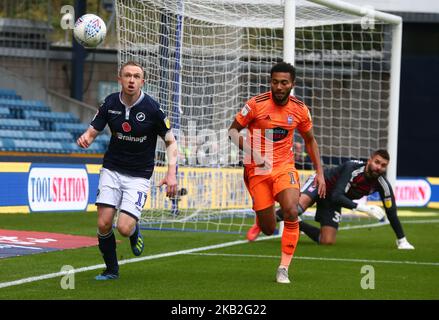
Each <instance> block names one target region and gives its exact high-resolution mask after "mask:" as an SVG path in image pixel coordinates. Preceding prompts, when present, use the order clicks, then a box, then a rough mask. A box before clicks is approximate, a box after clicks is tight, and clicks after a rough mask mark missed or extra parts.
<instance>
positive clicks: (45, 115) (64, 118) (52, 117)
mask: <svg viewBox="0 0 439 320" xmlns="http://www.w3.org/2000/svg"><path fill="white" fill-rule="evenodd" d="M23 118H24V119H37V120H39V121H40V123H41V126H42V127H43V128H44V129H45V130H48V131H50V130H52V129H53V124H54V123H55V122H62V123H79V119H78V118H77V117H75V116H74V115H73V114H72V113H71V112H52V111H32V110H31V111H28V110H24V111H23Z"/></svg>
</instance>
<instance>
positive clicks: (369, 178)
mask: <svg viewBox="0 0 439 320" xmlns="http://www.w3.org/2000/svg"><path fill="white" fill-rule="evenodd" d="M389 161H390V156H389V153H388V152H387V151H386V150H377V151H375V152H373V154H372V155H371V157H370V158H369V159H368V161H367V162H366V163H365V162H363V161H358V160H351V161H347V162H345V163H343V164H341V165H340V166H337V167H334V168H331V169H327V170H325V173H324V175H325V182H326V194H327V196H326V198H325V199H322V198H320V197H319V195H318V193H317V191H316V188H315V187H314V185H313V181H314V178H315V177H314V175H313V176H311V177H310V178H309V179H308V180H307V181H306V182H305V184H304V185H303V188H302V190H301V195H300V199H299V206H298V211H299V214H302V213H303V212H305V210H306V209H307V208H309V207H310V206H312V205H313V204H314V203H316V204H317V211H316V215H315V220H316V221H318V222H319V223H320V228H317V227H314V226H312V225H310V224H307V223H305V222H303V221H301V222H300V223H299V228H300V231H302V232H304V233H305V234H306V235H308V236H309V237H310V238H311V239H313V240H314V241H316V242H317V243H319V244H334V243H335V239H336V234H337V229H338V225H339V223H340V220H341V208H342V207H343V208H348V209H352V210H358V211H362V212H365V213H367V214H368V215H370V216H372V217H375V218H377V219H378V220H381V221H384V219H385V217H386V216H387V219H388V220H389V222H390V225H391V227H392V229H393V231H394V232H395V235H396V237H397V240H396V244H397V247H398V249H414V247H413V246H412V245H411V244H410V243H409V242H408V241H407V239H406V237H405V235H404V231H403V229H402V226H401V223H400V221H399V219H398V215H397V209H396V201H395V196H394V194H393V189H392V186H391V185H390V183H389V181H388V180H387V179H386V178H385V176H384V174H385V172H386V170H387V166H388V164H389ZM374 192H378V193H379V195H380V198H381V200H382V203H383V205H384V209H385V213H384V211H383V210H382V209H381V208H380V207H379V206H376V205H365V204H361V203H358V204H357V203H356V202H354V201H353V200H356V199H360V198H362V197H364V196H367V195H369V194H372V193H374ZM276 215H277V217H278V220H281V218H280V217H282V212H281V210H280V209H279V210H278V211H277V212H276ZM251 229H253V230H252V232H250V231H249V233H248V235H247V238H248V239H249V240H250V241H253V240H255V239H256V237H257V235H258V233H256V232H255V230H254V229H255V226H253V227H252V228H251ZM250 234H256V237H255V236H253V237H251V238H249V235H250Z"/></svg>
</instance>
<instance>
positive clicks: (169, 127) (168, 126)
mask: <svg viewBox="0 0 439 320" xmlns="http://www.w3.org/2000/svg"><path fill="white" fill-rule="evenodd" d="M163 121H164V122H165V126H166V128H167V129H171V121H169V119H168V117H166V118H165V119H163Z"/></svg>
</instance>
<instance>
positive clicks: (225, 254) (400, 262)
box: [189, 252, 439, 267]
mask: <svg viewBox="0 0 439 320" xmlns="http://www.w3.org/2000/svg"><path fill="white" fill-rule="evenodd" d="M189 254H190V255H196V256H209V257H214V256H221V257H240V258H247V257H248V258H270V259H279V256H270V255H257V254H237V253H236V254H235V253H201V252H197V253H195V252H194V253H189ZM293 259H298V260H320V261H336V262H340V261H341V262H361V263H382V264H411V265H421V266H435V267H439V262H420V261H399V260H370V259H348V258H327V257H303V256H294V258H293Z"/></svg>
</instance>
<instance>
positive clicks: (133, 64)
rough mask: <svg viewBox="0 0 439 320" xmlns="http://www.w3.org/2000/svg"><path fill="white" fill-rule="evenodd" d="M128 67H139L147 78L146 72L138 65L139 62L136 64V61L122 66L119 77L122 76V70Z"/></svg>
mask: <svg viewBox="0 0 439 320" xmlns="http://www.w3.org/2000/svg"><path fill="white" fill-rule="evenodd" d="M127 66H135V67H139V68H140V69H141V70H142V72H143V78H145V70H144V69H143V67H142V65H141V64H139V63H137V62H135V61H132V60H130V61H127V62H125V63H124V64H122V66H121V67H120V69H119V76H122V70H123V68H125V67H127Z"/></svg>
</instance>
